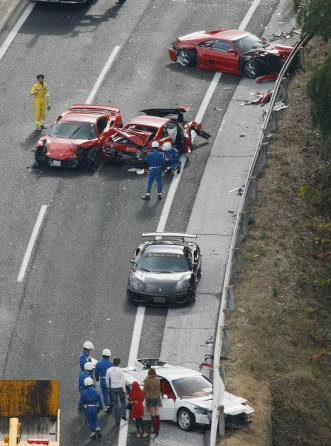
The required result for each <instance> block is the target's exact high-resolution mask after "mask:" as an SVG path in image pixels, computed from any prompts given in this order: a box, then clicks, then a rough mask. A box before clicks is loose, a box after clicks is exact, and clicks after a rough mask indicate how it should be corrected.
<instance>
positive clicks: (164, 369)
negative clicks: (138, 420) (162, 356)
mask: <svg viewBox="0 0 331 446" xmlns="http://www.w3.org/2000/svg"><path fill="white" fill-rule="evenodd" d="M150 367H154V368H155V370H156V373H157V375H158V377H159V378H160V381H161V393H162V407H160V411H159V413H160V419H161V420H168V421H174V422H175V423H177V424H178V425H179V427H180V428H181V429H183V430H184V431H189V430H192V429H193V428H194V427H195V425H196V424H204V425H210V422H211V410H212V402H213V388H212V384H211V382H210V381H209V380H208V379H207V378H206V377H205V376H203V375H202V374H201V373H200V372H197V371H195V370H192V369H188V368H186V367H180V366H173V365H170V364H166V363H164V362H161V361H159V360H158V359H138V360H137V362H136V367H127V368H125V369H124V373H125V381H126V385H127V387H128V389H129V388H130V387H131V385H132V383H133V382H134V381H138V382H139V384H140V385H141V386H143V382H144V379H145V377H146V376H147V372H148V369H149V368H150ZM253 412H254V409H253V408H252V407H250V406H249V405H248V404H246V400H245V399H244V398H240V397H237V396H235V395H232V394H231V393H229V392H225V398H224V413H225V422H226V425H228V426H231V425H235V426H236V427H238V426H239V425H242V424H246V423H248V422H250V417H251V414H252V413H253ZM144 418H146V419H148V418H149V414H148V412H147V410H146V408H145V416H144Z"/></svg>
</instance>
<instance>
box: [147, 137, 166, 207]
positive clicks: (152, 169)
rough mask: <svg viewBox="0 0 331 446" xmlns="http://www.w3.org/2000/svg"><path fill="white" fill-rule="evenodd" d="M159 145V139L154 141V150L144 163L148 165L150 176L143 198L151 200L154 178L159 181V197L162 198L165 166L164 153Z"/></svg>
mask: <svg viewBox="0 0 331 446" xmlns="http://www.w3.org/2000/svg"><path fill="white" fill-rule="evenodd" d="M159 147H160V144H159V143H158V142H157V141H153V142H152V151H151V152H149V153H148V155H147V156H146V158H145V159H144V163H145V165H146V166H147V167H148V176H147V188H146V193H145V195H144V196H143V197H142V199H143V200H150V195H151V189H152V185H153V183H154V180H156V182H157V198H158V199H159V200H162V187H163V184H162V169H163V167H164V155H163V153H161V152H160V151H159V150H158V149H159Z"/></svg>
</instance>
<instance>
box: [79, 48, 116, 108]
mask: <svg viewBox="0 0 331 446" xmlns="http://www.w3.org/2000/svg"><path fill="white" fill-rule="evenodd" d="M120 48H121V47H120V46H119V45H117V46H115V47H114V49H113V51H112V52H111V54H110V56H109V57H108V60H107V62H106V63H105V66H104V67H103V69H102V71H101V73H100V74H99V77H98V79H97V80H96V82H95V84H94V86H93V88H92V90H91V93H90V94H89V96H88V98H87V99H86V102H85V104H91V103H92V102H93V101H94V98H95V96H96V94H97V92H98V90H99V88H100V85H101V84H102V81H103V80H104V78H105V76H106V74H107V72H108V70H109V68H110V67H111V64H112V63H113V62H114V60H115V57H116V56H117V53H118V52H119V50H120Z"/></svg>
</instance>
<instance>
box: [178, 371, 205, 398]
mask: <svg viewBox="0 0 331 446" xmlns="http://www.w3.org/2000/svg"><path fill="white" fill-rule="evenodd" d="M172 385H173V386H174V389H175V390H176V393H177V395H178V396H179V398H195V397H201V396H208V395H211V393H212V391H213V387H212V385H211V383H210V382H209V381H208V380H207V379H206V378H205V377H204V376H201V375H200V376H199V375H198V376H188V377H185V378H179V379H175V380H174V381H172Z"/></svg>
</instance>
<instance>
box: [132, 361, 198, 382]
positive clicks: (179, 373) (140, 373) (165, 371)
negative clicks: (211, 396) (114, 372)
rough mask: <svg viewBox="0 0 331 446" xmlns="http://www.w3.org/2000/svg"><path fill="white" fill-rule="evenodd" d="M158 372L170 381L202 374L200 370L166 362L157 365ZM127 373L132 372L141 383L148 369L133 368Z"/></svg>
mask: <svg viewBox="0 0 331 446" xmlns="http://www.w3.org/2000/svg"><path fill="white" fill-rule="evenodd" d="M153 368H155V371H156V374H157V375H158V376H159V377H161V378H165V379H167V380H169V381H173V380H174V379H179V378H185V377H189V376H201V373H200V372H197V371H196V370H192V369H188V368H186V367H180V366H171V365H168V364H165V365H164V366H155V367H153ZM125 372H126V373H128V374H130V375H131V376H132V377H133V378H134V379H136V380H137V381H138V382H139V383H140V384H142V383H143V381H144V379H145V378H146V376H147V373H148V369H143V370H139V369H133V370H125Z"/></svg>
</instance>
